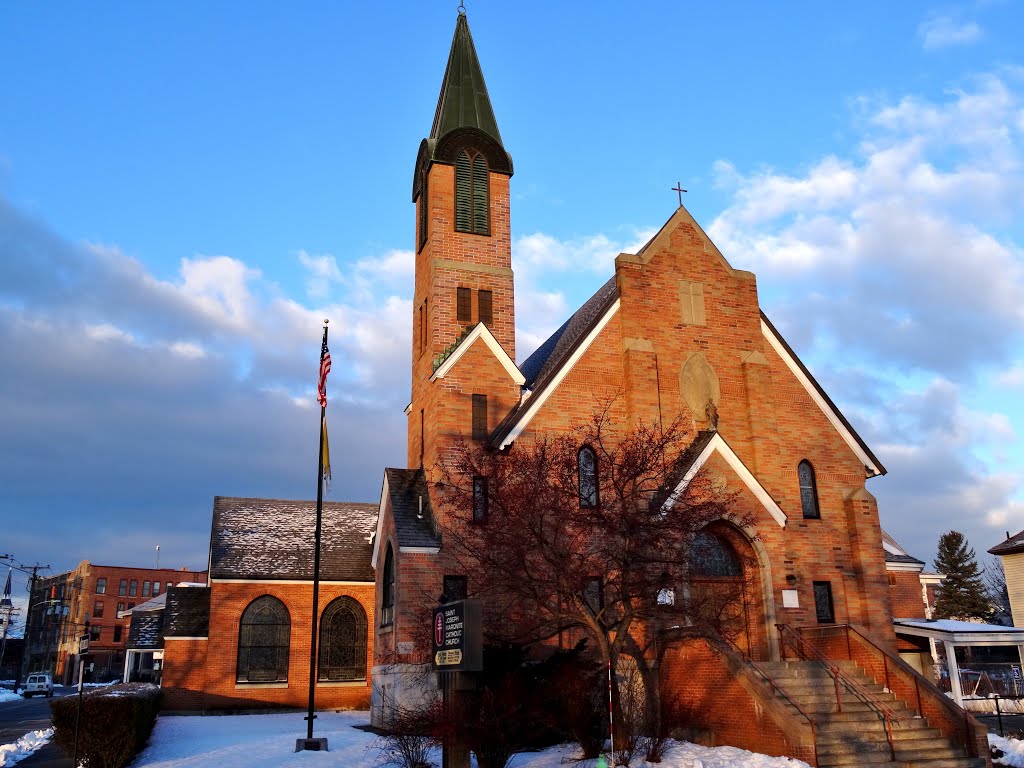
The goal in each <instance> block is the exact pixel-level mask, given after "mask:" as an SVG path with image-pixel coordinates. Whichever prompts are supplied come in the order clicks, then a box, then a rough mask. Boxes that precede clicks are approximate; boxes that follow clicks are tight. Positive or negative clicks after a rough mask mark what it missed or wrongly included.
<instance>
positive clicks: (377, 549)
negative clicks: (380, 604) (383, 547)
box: [370, 472, 388, 583]
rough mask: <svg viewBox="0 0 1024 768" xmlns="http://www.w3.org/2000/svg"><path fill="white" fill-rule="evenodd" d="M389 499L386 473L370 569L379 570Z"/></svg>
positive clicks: (374, 534) (385, 474) (386, 474)
mask: <svg viewBox="0 0 1024 768" xmlns="http://www.w3.org/2000/svg"><path fill="white" fill-rule="evenodd" d="M387 499H388V473H387V472H385V473H384V487H383V488H381V490H380V509H379V510H377V530H376V531H374V532H373V554H372V555H371V556H370V567H371V568H373V570H374V571H376V570H377V555H378V554H380V534H381V529H382V528H383V526H384V502H385V501H387ZM375 583H376V582H375Z"/></svg>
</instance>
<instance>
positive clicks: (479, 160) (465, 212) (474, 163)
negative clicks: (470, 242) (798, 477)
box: [455, 149, 491, 235]
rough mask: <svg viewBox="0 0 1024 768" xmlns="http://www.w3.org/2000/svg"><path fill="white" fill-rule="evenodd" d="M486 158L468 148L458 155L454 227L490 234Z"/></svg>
mask: <svg viewBox="0 0 1024 768" xmlns="http://www.w3.org/2000/svg"><path fill="white" fill-rule="evenodd" d="M488 184H489V181H488V173H487V160H486V159H484V156H483V155H481V154H480V153H479V152H473V151H472V150H469V149H466V150H463V151H462V152H460V153H459V156H458V157H457V158H455V231H456V232H471V233H472V234H474V235H489V234H491V216H490V210H489V201H490V194H489V191H488Z"/></svg>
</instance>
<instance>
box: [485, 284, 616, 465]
mask: <svg viewBox="0 0 1024 768" xmlns="http://www.w3.org/2000/svg"><path fill="white" fill-rule="evenodd" d="M618 301H619V286H618V284H617V283H616V282H615V277H614V276H612V277H611V278H610V279H609V280H608V281H607V282H606V283H605V284H604V285H602V286H601V287H600V288H598V289H597V292H596V293H594V295H593V296H591V297H590V298H589V299H587V301H586V302H584V303H583V306H581V307H580V308H579V309H577V310H576V311H575V312H574V313H573V314H572V316H571V317H570V318H569V319H568V320H566V321H565V322H564V323H563V324H562V326H561V327H560V328H559V329H558V330H557V331H555V332H554V333H553V334H551V336H549V337H548V338H547V340H545V341H544V343H543V344H541V345H540V346H539V347H537V350H536V351H535V352H534V353H533V354H532V355H530V356H529V357H528V358H526V360H525V361H524V362H523V364H522V366H520V368H519V370H520V371H522V373H523V377H524V378H525V388H526V389H528V390H530V394H529V396H528V397H524V398H523V399H522V400H520V402H519V404H518V405H517V406H516V407H515V408H513V409H512V410H511V411H510V412H509V413H508V415H507V416H506V417H505V418H504V419H502V421H501V423H500V424H498V426H497V427H496V428H495V430H494V433H493V434H492V435H491V445H492V446H494V447H496V448H504V447H506V446H507V445H508V444H509V443H511V442H512V441H513V440H514V439H515V438H516V436H518V434H519V433H520V432H522V430H523V428H524V427H525V426H526V424H527V423H528V422H529V420H530V419H531V418H533V415H534V414H535V413H536V412H537V410H538V409H539V408H540V406H541V405H542V404H543V403H544V401H545V400H546V399H547V397H548V395H549V394H550V393H551V392H552V391H553V390H554V389H555V387H557V386H558V383H559V382H560V381H561V380H562V378H564V377H565V375H566V374H567V373H568V372H569V371H570V370H571V369H572V366H573V365H575V364H576V361H577V360H578V359H579V358H580V357H581V356H582V354H583V352H584V351H586V348H587V347H588V346H590V344H591V342H593V340H594V338H596V337H597V335H598V333H600V330H601V328H603V327H604V325H605V324H606V323H607V322H608V320H609V319H610V318H611V316H612V315H614V314H615V312H616V311H617V310H618Z"/></svg>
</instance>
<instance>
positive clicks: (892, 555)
mask: <svg viewBox="0 0 1024 768" xmlns="http://www.w3.org/2000/svg"><path fill="white" fill-rule="evenodd" d="M882 550H883V551H884V552H885V564H886V565H887V566H888V565H912V566H920V567H921V568H924V565H925V563H924V560H918V559H917V558H916V557H913V556H912V555H910V554H909V553H908V552H907V550H905V549H904V548H903V547H901V546H900V544H899V542H897V541H896V539H894V538H893V537H892V536H890V535H889V534H888V533H887V532H886V531H885V529H884V528H883V529H882ZM890 570H892V569H890Z"/></svg>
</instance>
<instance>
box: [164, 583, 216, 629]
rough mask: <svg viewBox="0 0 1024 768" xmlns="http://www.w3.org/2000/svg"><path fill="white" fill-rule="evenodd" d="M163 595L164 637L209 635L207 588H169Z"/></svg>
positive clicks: (208, 596) (208, 595)
mask: <svg viewBox="0 0 1024 768" xmlns="http://www.w3.org/2000/svg"><path fill="white" fill-rule="evenodd" d="M165 594H166V595H167V608H166V609H165V610H164V629H163V634H164V637H206V636H207V635H208V634H209V631H210V588H209V587H171V588H170V589H168V590H167V592H166V593H165Z"/></svg>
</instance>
